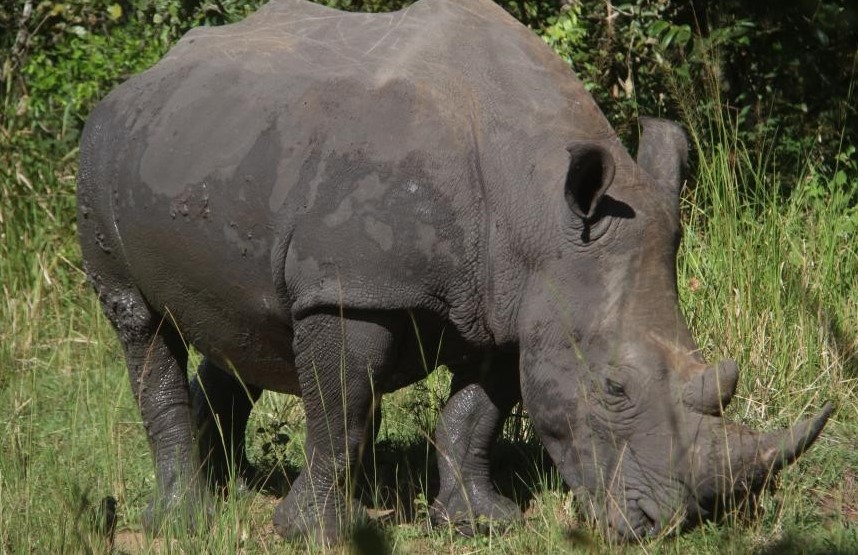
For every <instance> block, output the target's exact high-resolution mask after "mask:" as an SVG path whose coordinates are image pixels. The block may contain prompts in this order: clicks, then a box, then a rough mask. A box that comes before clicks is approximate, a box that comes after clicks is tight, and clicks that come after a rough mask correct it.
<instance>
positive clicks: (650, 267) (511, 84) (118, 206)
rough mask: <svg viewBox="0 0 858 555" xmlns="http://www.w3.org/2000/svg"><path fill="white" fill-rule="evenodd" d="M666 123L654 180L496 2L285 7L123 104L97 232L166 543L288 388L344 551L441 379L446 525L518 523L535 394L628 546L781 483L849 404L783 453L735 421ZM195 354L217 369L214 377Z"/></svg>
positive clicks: (310, 466) (289, 533)
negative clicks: (257, 413) (404, 416)
mask: <svg viewBox="0 0 858 555" xmlns="http://www.w3.org/2000/svg"><path fill="white" fill-rule="evenodd" d="M641 124H642V125H641V126H642V130H643V131H642V136H641V138H640V147H639V151H638V154H637V159H636V161H635V160H633V159H632V158H631V157H630V156H629V154H628V153H627V151H626V150H625V149H624V147H623V146H622V145H621V143H620V141H619V139H618V138H617V136H616V134H615V132H614V131H613V130H612V129H611V127H610V125H609V124H608V122H607V120H606V119H605V117H604V116H603V115H602V114H601V112H600V111H599V108H598V107H597V106H596V103H595V102H594V100H593V98H592V97H591V95H590V94H589V93H588V92H587V91H586V90H585V88H584V86H583V85H582V83H581V81H579V80H578V79H577V78H576V77H575V75H574V74H573V73H572V71H571V70H570V69H569V67H568V65H567V64H565V63H564V62H563V61H562V60H561V59H560V58H559V57H558V56H557V55H555V54H554V53H553V52H552V51H551V49H550V48H549V47H548V46H547V45H546V44H544V43H543V41H541V40H540V39H539V38H538V37H537V36H536V35H534V34H533V33H532V32H531V31H530V30H528V29H527V28H525V27H524V26H522V25H521V24H519V23H518V22H517V21H515V20H514V19H513V18H512V17H511V16H510V15H508V14H507V13H506V12H505V11H504V10H503V9H501V8H500V7H498V6H497V5H495V4H494V3H493V2H491V1H489V0H467V1H461V0H421V1H419V2H416V3H414V4H413V5H412V6H410V7H409V8H407V9H403V10H401V11H398V12H394V13H387V14H358V13H344V12H340V11H336V10H333V9H330V8H326V7H323V6H320V5H316V4H313V3H310V2H307V1H304V0H272V1H271V2H269V3H268V4H267V5H265V6H263V7H262V8H260V9H259V10H258V11H257V12H256V13H254V14H253V15H251V16H249V17H247V18H246V19H245V20H243V21H241V22H238V23H235V24H231V25H225V26H223V27H218V28H197V29H194V30H192V31H190V32H189V33H187V34H186V35H185V36H184V38H182V39H181V40H180V41H179V42H178V44H176V45H175V46H174V47H173V48H172V49H171V50H170V51H169V53H168V54H167V55H166V56H165V57H164V58H163V59H162V60H161V61H160V62H158V63H157V64H156V65H155V66H154V67H152V68H151V69H149V70H148V71H145V72H143V73H142V74H140V75H137V76H135V77H132V78H131V79H129V80H128V81H127V82H125V83H124V84H122V85H121V86H119V87H118V88H116V89H115V90H114V91H113V92H111V93H110V94H109V95H108V96H107V97H106V98H105V99H104V100H103V101H102V102H101V103H100V104H99V105H98V106H97V107H96V108H95V109H94V110H93V112H92V114H91V116H90V117H89V119H88V121H87V123H86V126H85V129H84V132H83V137H82V142H81V150H80V171H79V174H78V228H79V234H80V242H81V247H82V252H83V259H84V263H85V268H86V273H87V275H88V277H89V279H90V281H91V283H92V284H93V286H94V288H95V290H96V292H97V294H98V298H99V299H100V302H101V305H102V306H103V309H104V312H105V314H106V315H107V317H108V319H109V321H110V322H111V323H112V325H113V326H114V327H115V329H116V332H117V334H118V337H119V339H120V342H121V344H122V347H123V349H124V352H125V358H126V362H127V366H128V370H129V374H130V381H131V386H132V390H133V394H134V397H135V399H136V401H137V403H138V404H139V409H140V413H141V415H142V420H143V424H144V426H145V429H146V433H147V436H148V440H149V444H150V447H151V451H152V454H153V458H154V463H155V468H156V481H157V491H156V494H155V498H154V500H153V501H152V502H151V503H150V504H149V506H148V508H147V509H146V510H145V511H144V522H145V524H146V526H148V527H149V528H152V529H157V528H158V527H159V526H160V525H161V524H162V523H163V522H164V518H165V515H167V514H181V515H187V516H188V518H189V524H190V525H196V526H204V522H205V519H204V518H203V519H202V522H201V521H200V518H199V517H197V519H196V520H194V518H193V517H192V516H190V515H199V514H200V513H202V514H203V515H204V514H205V510H203V511H200V508H205V507H207V506H208V503H209V502H210V501H209V500H210V496H211V491H210V487H211V484H218V483H222V481H223V480H224V479H225V476H226V475H227V471H228V466H229V465H230V464H239V463H243V462H244V461H245V458H244V457H245V455H244V432H245V426H246V423H247V419H248V415H249V413H250V411H251V408H252V406H253V403H254V401H255V400H256V399H257V398H258V397H259V395H260V393H261V391H262V390H273V391H278V392H283V393H288V394H292V395H299V396H301V397H302V399H303V405H304V408H305V411H306V421H307V439H306V444H305V451H306V460H307V463H306V466H305V468H304V469H303V471H302V472H301V474H300V476H299V477H298V478H297V480H296V481H295V482H294V483H293V484H292V486H291V489H290V490H289V492H288V495H287V496H286V498H285V499H284V500H283V501H281V502H280V504H279V506H278V507H277V509H276V512H275V514H274V523H275V528H276V529H277V531H278V532H279V533H280V534H282V535H284V536H286V537H295V538H307V537H309V538H312V539H315V540H316V541H321V542H336V541H339V540H341V539H342V538H343V537H344V534H345V533H346V532H347V531H348V530H349V529H350V526H351V525H352V523H353V522H355V519H358V518H359V517H360V515H361V510H362V509H361V506H360V504H359V503H358V502H357V501H355V500H354V499H352V498H351V497H350V495H349V491H350V490H349V488H347V487H346V483H347V482H348V481H349V477H350V473H351V472H352V470H353V468H354V467H355V466H356V464H357V461H358V458H359V453H360V452H361V449H362V447H363V446H364V445H365V444H367V442H371V441H373V439H374V434H375V432H376V430H377V427H378V426H377V423H378V413H379V406H380V405H379V403H380V399H381V396H382V395H383V394H385V393H387V392H391V391H394V390H396V389H398V388H402V387H404V386H406V385H409V384H411V383H414V382H416V381H418V380H420V379H421V378H423V377H425V375H426V372H427V370H428V371H431V369H432V368H431V367H432V366H434V362H435V359H436V358H437V360H438V361H439V362H443V363H444V364H446V365H447V366H448V367H449V368H450V369H451V371H452V385H451V392H450V397H449V400H448V401H447V403H446V406H445V408H444V409H443V413H442V414H441V415H440V417H439V424H438V426H437V431H436V438H435V442H436V445H437V451H438V466H439V469H438V471H439V475H440V489H439V491H438V494H437V495H436V496H435V497H434V501H433V503H432V505H431V516H432V520H433V522H436V523H449V524H451V525H454V526H466V524H467V523H469V522H473V521H474V519H477V518H479V517H486V518H488V519H491V520H492V521H494V522H498V523H504V522H515V521H517V520H519V519H521V518H522V514H521V510H520V507H519V506H518V505H517V504H516V503H515V502H513V501H512V500H511V499H508V498H505V497H503V496H501V495H500V494H499V493H498V492H497V491H496V490H495V488H494V487H493V485H492V482H491V478H490V473H489V455H490V451H491V448H492V445H493V442H494V440H495V438H496V436H497V435H498V433H499V430H500V428H501V426H502V423H503V422H504V419H505V418H506V417H507V415H508V414H509V413H510V410H511V408H512V407H513V406H514V405H515V404H516V403H518V402H519V401H521V403H523V407H524V408H525V409H526V411H527V414H528V415H529V417H530V419H531V422H532V424H533V427H534V429H535V430H536V432H537V434H538V436H539V438H540V439H541V441H542V443H543V445H544V447H545V449H546V450H547V452H548V454H549V455H550V457H551V459H552V460H553V462H554V464H555V465H556V467H557V468H558V470H559V472H560V474H561V475H562V476H563V478H564V480H565V482H566V483H567V484H568V486H569V487H570V488H571V489H572V491H573V492H574V493H575V495H576V497H578V498H579V499H581V500H582V506H583V507H584V510H585V511H587V513H588V514H590V515H591V517H592V518H593V519H594V520H595V521H596V522H598V523H600V524H601V525H602V526H603V527H604V528H605V530H607V532H608V533H609V534H611V535H613V536H616V537H618V538H621V539H633V538H641V537H644V536H646V535H648V534H653V533H656V532H658V531H659V530H660V528H661V527H663V526H664V525H666V524H668V523H671V525H678V524H679V525H682V524H684V525H687V526H692V525H694V524H696V523H698V522H701V521H704V520H706V519H708V518H711V517H713V516H714V515H715V514H716V513H719V512H720V511H721V510H722V509H724V508H725V507H729V506H730V504H731V501H733V500H735V499H744V498H745V497H746V496H747V495H753V494H754V493H755V492H757V491H759V490H760V489H761V488H762V486H763V484H764V482H766V480H767V478H768V477H769V476H770V475H771V474H772V473H774V472H777V471H778V470H779V469H781V468H782V467H784V466H785V465H786V464H788V463H790V462H792V461H793V460H795V458H796V457H797V456H799V455H800V454H801V453H802V452H803V451H804V450H805V449H807V448H808V447H809V446H810V445H811V443H812V442H813V441H814V440H815V439H816V437H817V435H818V434H819V432H820V431H821V429H822V427H823V426H824V424H825V422H826V420H827V419H828V417H829V414H830V412H831V407H830V406H829V405H826V406H825V407H823V408H822V410H821V412H820V414H819V415H818V416H816V417H815V418H811V419H810V420H807V421H803V422H801V423H798V424H797V425H796V426H795V427H793V428H792V429H790V430H783V431H779V432H771V433H762V432H756V431H752V430H750V429H748V428H746V427H744V426H742V425H740V424H737V423H731V422H728V421H727V420H726V419H725V418H724V417H723V414H722V409H723V407H724V406H725V405H727V403H729V402H730V398H731V396H732V395H733V393H734V390H735V388H736V383H737V376H738V374H737V368H736V363H734V362H732V361H722V362H719V363H716V364H707V363H706V362H704V360H703V359H702V357H701V355H700V354H699V349H698V347H697V345H695V342H694V340H693V338H692V336H691V334H690V332H689V330H688V328H687V326H686V323H685V321H684V319H683V316H682V314H681V312H680V309H679V305H678V296H677V278H676V256H677V247H678V243H679V238H680V235H681V230H680V217H679V200H678V199H679V194H680V188H681V184H682V181H683V172H684V171H685V166H686V159H687V156H688V142H687V139H686V136H685V134H684V132H683V131H682V129H681V127H680V126H678V125H676V124H673V123H671V122H667V121H663V120H656V119H649V120H643V121H642V122H641ZM186 344H191V345H193V346H194V347H196V348H197V349H198V350H199V351H200V352H201V353H202V354H203V355H204V357H205V358H204V360H203V362H202V364H201V366H200V368H199V370H198V373H197V374H196V377H195V378H194V379H193V380H192V381H191V383H189V382H188V377H187V373H186V363H187V350H186ZM430 353H431V354H430ZM436 353H437V357H436ZM427 359H429V360H431V361H432V363H433V364H427V362H426V361H427ZM171 511H173V512H174V513H171Z"/></svg>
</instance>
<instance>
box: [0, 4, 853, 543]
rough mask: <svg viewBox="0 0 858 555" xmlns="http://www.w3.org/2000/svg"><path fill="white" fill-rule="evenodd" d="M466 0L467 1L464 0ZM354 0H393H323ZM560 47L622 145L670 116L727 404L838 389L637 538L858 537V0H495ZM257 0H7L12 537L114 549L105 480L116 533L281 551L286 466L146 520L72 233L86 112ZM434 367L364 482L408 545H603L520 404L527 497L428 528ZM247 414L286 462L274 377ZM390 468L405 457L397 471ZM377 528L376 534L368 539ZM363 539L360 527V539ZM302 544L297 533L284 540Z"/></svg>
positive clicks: (514, 487)
mask: <svg viewBox="0 0 858 555" xmlns="http://www.w3.org/2000/svg"><path fill="white" fill-rule="evenodd" d="M463 1H465V0H463ZM327 3H328V4H330V5H333V6H335V7H339V8H343V9H353V10H359V9H364V10H372V11H379V10H389V9H397V8H400V7H402V6H403V5H405V4H408V3H409V2H407V1H401V0H329V1H328V2H327ZM499 3H500V4H502V5H503V6H504V7H505V8H506V9H507V10H509V11H510V13H512V14H513V15H514V16H515V17H517V18H518V19H519V20H521V21H522V22H524V23H525V24H527V25H529V26H530V27H531V28H533V29H534V31H535V32H537V33H539V34H540V35H541V36H542V37H543V38H544V39H545V40H546V41H547V42H548V43H549V44H550V45H551V46H552V47H553V48H554V49H555V50H556V51H557V52H558V54H560V55H561V56H563V57H564V58H565V59H566V60H568V61H569V62H570V64H571V65H572V66H573V67H574V69H575V70H576V71H577V72H578V74H579V76H580V77H581V78H582V79H583V80H584V81H585V83H586V84H587V87H588V88H589V89H590V90H591V92H592V93H593V94H594V96H595V97H596V98H597V100H598V102H599V104H600V106H601V107H602V109H603V110H604V111H605V113H606V114H607V115H608V117H609V118H610V119H611V121H612V123H613V124H614V126H615V128H616V129H617V130H618V132H619V133H620V135H621V137H623V138H624V140H626V141H627V144H629V145H630V146H631V147H632V148H634V145H635V142H636V134H637V125H636V118H637V116H638V114H658V115H665V116H668V117H673V118H675V119H678V120H680V121H683V122H684V123H685V124H686V125H687V126H688V128H689V130H690V131H691V134H692V136H693V139H694V147H695V148H694V152H695V156H694V157H695V168H696V173H695V175H696V179H695V180H694V182H693V183H692V184H691V185H690V186H689V188H688V189H687V191H686V195H685V198H684V203H683V217H684V221H685V224H686V229H685V237H684V243H683V247H682V252H681V256H680V262H679V266H680V267H679V270H680V287H681V295H682V302H683V309H684V310H685V313H686V315H687V316H688V319H689V321H690V324H691V326H692V328H693V330H694V332H695V335H696V337H697V338H698V340H699V342H700V344H701V345H702V347H703V348H704V351H705V354H706V355H707V356H708V357H712V358H717V357H728V356H729V357H733V358H736V359H738V360H739V362H740V368H742V369H744V373H743V375H742V378H741V383H740V386H739V395H738V398H737V399H736V400H735V401H734V403H733V405H732V406H731V409H730V416H731V417H733V418H736V419H738V420H740V421H743V422H745V423H748V424H751V425H755V426H758V427H774V426H784V425H787V424H789V423H791V422H793V421H795V420H796V419H797V418H798V417H799V416H800V415H802V414H806V413H808V412H810V411H811V410H813V409H815V408H818V407H819V406H820V405H821V403H822V402H823V401H824V400H825V399H832V400H834V401H835V402H836V404H837V406H838V412H837V413H836V415H835V417H834V422H832V423H831V424H830V425H829V427H828V428H827V429H826V432H825V434H824V436H823V437H822V439H821V440H820V442H819V444H818V446H817V447H815V448H814V449H813V450H812V451H811V452H810V453H809V454H808V455H806V456H805V457H804V458H802V459H801V460H800V461H799V463H798V465H797V466H796V467H794V468H792V469H791V470H790V471H789V472H787V473H785V475H784V476H783V478H782V479H781V480H780V484H779V485H780V488H779V492H778V493H777V494H776V495H772V496H767V497H766V498H765V499H764V502H763V504H762V505H761V507H760V508H759V510H758V512H757V513H756V514H755V515H753V516H754V517H755V518H753V519H751V520H749V521H745V520H744V519H742V518H739V517H734V518H731V519H729V520H728V522H726V523H724V524H722V525H719V526H715V525H712V526H707V527H704V528H703V529H700V530H697V531H695V532H693V533H691V534H687V535H684V536H682V537H681V538H678V539H677V538H672V537H666V538H657V539H656V540H654V541H651V542H648V543H645V544H643V545H642V546H632V547H629V548H627V549H628V550H632V551H634V550H643V551H656V552H661V551H667V552H677V553H685V552H688V551H697V552H719V553H720V552H747V551H756V552H760V553H769V552H771V553H775V552H778V553H780V552H784V551H787V552H788V551H790V550H792V551H795V552H817V553H831V552H841V553H850V552H855V551H858V531H856V530H858V523H856V522H858V487H856V480H858V449H856V444H858V441H856V440H858V395H857V394H856V378H858V358H857V357H856V350H858V253H856V246H855V245H856V242H855V237H856V231H858V155H856V151H855V146H856V145H858V101H856V99H855V96H854V87H855V81H856V80H855V72H856V60H858V58H856V56H858V6H856V5H855V3H854V2H850V1H849V0H812V1H811V0H807V1H804V0H799V1H791V2H783V1H777V0H757V1H753V2H752V1H750V0H713V1H705V2H704V1H702V0H700V1H698V0H634V1H632V0H629V1H626V2H612V1H611V0H607V1H605V0H581V1H574V0H573V1H564V2H560V1H556V2H551V1H523V0H503V1H500V2H499ZM258 4H259V2H258V1H257V0H248V1H239V0H212V1H208V0H203V1H200V0H118V1H114V0H76V1H72V2H60V1H54V0H43V1H33V0H0V63H1V64H2V67H0V187H2V188H1V189H0V288H2V292H3V296H2V299H0V552H2V553H23V552H36V553H59V552H75V553H76V552H91V551H104V550H107V549H109V546H108V542H107V540H106V539H105V534H104V533H103V532H102V531H100V530H98V526H96V525H95V523H97V521H98V520H99V518H100V517H98V516H97V512H98V507H99V505H100V500H101V499H102V498H103V497H105V496H107V495H111V496H114V497H116V499H117V500H118V502H119V505H118V510H119V512H118V532H117V534H116V543H115V545H114V546H113V548H112V549H114V550H115V551H126V552H138V551H147V550H148V551H154V552H161V551H171V552H188V553H198V552H224V553H233V552H238V551H240V552H247V553H256V552H269V551H275V552H282V551H288V550H289V549H290V546H289V545H288V544H284V543H283V542H282V541H281V540H280V539H279V538H278V537H277V536H276V535H275V534H274V533H273V531H272V529H271V527H270V524H269V522H270V516H271V512H272V511H273V506H274V503H275V502H276V494H277V493H278V486H277V485H272V489H273V490H274V491H273V492H271V493H269V494H262V495H260V494H255V493H254V494H247V495H236V496H233V497H231V498H230V499H229V500H228V501H224V502H222V507H220V509H221V510H220V513H219V514H220V516H219V517H218V520H217V521H216V522H215V526H214V528H213V530H212V532H211V533H210V534H207V535H205V536H188V535H182V534H178V535H175V536H173V535H169V534H168V535H167V536H166V537H164V538H160V539H151V538H146V537H144V536H143V535H141V534H139V525H138V523H139V515H140V511H141V510H142V508H143V507H144V506H145V502H146V498H147V496H148V495H150V494H151V492H152V488H153V469H152V465H151V462H150V459H149V454H148V450H147V448H146V445H145V438H144V436H143V431H142V427H141V426H140V424H139V416H138V415H137V413H136V409H135V408H134V404H133V401H132V399H131V395H130V389H129V387H128V385H127V378H126V374H125V370H124V364H123V362H122V357H121V355H120V352H119V349H118V344H117V343H116V341H115V339H114V337H113V334H112V332H111V330H110V329H109V326H108V325H107V324H106V323H105V321H104V320H103V318H102V316H101V313H100V310H99V308H98V306H97V303H96V302H95V299H94V295H92V294H91V292H90V291H89V288H88V286H87V285H86V284H85V282H84V278H83V274H82V271H81V268H80V265H81V262H80V254H79V250H78V247H77V244H76V238H75V224H74V214H75V210H74V175H75V171H76V163H77V161H76V158H77V142H78V138H79V134H80V130H81V128H82V125H83V122H84V120H85V118H86V115H87V113H88V112H89V110H90V109H91V108H92V107H93V106H94V104H95V103H96V102H97V101H98V99H99V98H101V97H102V96H104V95H105V94H106V93H107V92H108V91H109V90H110V89H111V88H112V87H113V86H115V85H116V84H117V83H119V82H121V81H122V80H123V79H125V78H127V77H128V76H130V75H131V74H133V73H135V72H138V71H142V70H143V69H145V68H147V67H149V66H150V65H152V64H153V63H155V61H157V60H158V59H159V57H160V56H162V55H163V54H164V53H165V52H166V50H167V49H168V48H169V47H170V45H171V44H172V43H173V42H174V41H175V40H177V39H178V38H179V37H180V36H181V34H182V33H183V32H184V31H185V30H187V29H188V28H190V27H192V26H195V25H202V24H208V25H219V24H223V23H227V22H229V21H234V20H236V19H239V18H241V17H243V16H244V15H245V14H247V13H249V12H251V11H252V10H253V9H255V8H256V7H257V6H258ZM446 387H447V380H446V375H445V373H444V372H439V373H436V374H435V375H433V377H432V378H430V380H428V381H427V382H425V383H422V384H418V385H417V386H415V388H412V389H410V390H406V391H403V392H400V393H398V394H396V395H392V396H391V399H389V400H387V401H386V404H385V407H384V411H385V416H386V424H385V425H384V428H383V429H382V434H381V442H380V447H379V449H378V451H377V452H374V453H373V454H372V455H373V461H374V463H375V464H374V465H373V467H372V468H374V469H376V471H375V473H374V474H373V473H370V474H371V475H370V476H369V479H368V480H366V481H365V482H366V484H364V486H363V489H362V491H363V492H364V493H363V495H364V496H365V497H367V499H368V500H369V501H370V502H371V503H372V504H373V505H375V506H376V507H377V508H378V512H377V515H376V516H378V517H379V518H380V519H382V520H384V521H385V522H388V523H389V524H390V525H389V526H387V527H386V528H385V529H384V530H385V531H384V534H385V536H386V537H385V538H384V539H385V541H386V543H387V544H388V545H389V546H390V547H391V548H392V549H393V550H395V551H401V552H403V553H411V552H427V553H428V552H438V551H443V552H469V553H470V552H492V553H494V552H496V551H498V552H509V553H520V552H533V551H537V550H539V551H546V552H555V551H575V550H579V549H593V550H596V551H602V550H607V549H611V548H610V547H609V546H608V544H606V543H605V541H604V540H603V539H602V538H600V537H599V536H598V534H597V533H596V532H594V531H593V530H592V529H591V528H589V527H588V526H586V525H585V524H583V523H581V522H580V521H579V516H578V513H577V511H576V509H575V504H574V500H573V499H572V498H571V497H570V495H569V494H568V493H567V492H566V491H565V490H564V489H563V487H562V484H561V483H560V480H558V479H557V477H556V476H554V474H553V472H552V471H551V469H550V465H547V464H545V462H544V460H543V458H542V456H541V454H540V451H539V449H538V445H537V444H536V442H535V441H534V440H533V437H532V434H530V432H529V431H528V427H527V425H526V420H524V419H523V418H524V417H522V415H520V414H519V415H518V416H517V417H515V418H513V419H511V420H510V422H509V423H508V426H507V429H506V432H505V442H504V443H503V445H502V446H501V449H503V450H504V454H505V456H504V457H503V460H504V461H505V463H506V464H504V465H502V467H500V468H499V469H498V470H499V474H498V476H499V485H500V486H501V487H503V488H505V489H506V491H508V492H512V493H515V494H517V495H519V497H520V498H521V499H523V500H524V501H529V503H528V504H527V505H526V506H527V507H528V509H527V513H526V514H527V521H526V523H525V524H524V525H523V526H520V527H517V528H515V529H513V530H510V531H507V532H506V533H504V534H489V535H486V536H481V537H478V538H475V539H466V538H460V537H456V536H455V534H453V533H452V532H451V531H450V530H435V531H430V529H429V527H428V522H427V517H426V507H427V503H428V500H429V499H430V496H431V486H432V483H433V480H434V477H433V476H432V468H433V466H432V463H431V457H432V450H431V445H430V444H429V443H428V442H427V441H426V440H425V437H426V436H427V435H428V434H431V430H432V426H433V424H434V418H435V415H436V414H437V408H438V407H439V406H440V405H441V403H442V402H443V398H444V395H445V393H446V391H445V388H446ZM253 418H254V423H253V425H252V427H251V430H252V431H253V432H255V433H253V434H252V437H251V438H250V441H251V448H252V451H253V456H254V458H255V460H256V461H257V463H258V465H259V466H260V467H261V469H262V470H263V471H269V472H272V474H273V475H277V476H280V475H284V474H285V475H286V476H290V475H292V476H294V471H295V469H296V465H297V464H299V462H300V460H301V453H300V448H301V447H300V443H301V442H300V438H301V434H302V430H301V426H302V424H301V409H300V404H299V403H298V402H297V401H296V400H295V399H288V398H283V397H277V396H273V395H266V396H265V397H264V398H263V401H262V403H261V404H260V406H259V407H258V409H257V410H256V411H255V413H254V417H253ZM390 476H393V478H390ZM376 539H377V538H376ZM365 540H366V541H367V542H370V543H367V544H366V545H371V542H372V541H374V538H372V537H369V538H368V539H365ZM295 549H297V550H298V551H300V547H298V548H295Z"/></svg>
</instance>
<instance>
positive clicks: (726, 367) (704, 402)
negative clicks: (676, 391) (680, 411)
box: [683, 360, 739, 416]
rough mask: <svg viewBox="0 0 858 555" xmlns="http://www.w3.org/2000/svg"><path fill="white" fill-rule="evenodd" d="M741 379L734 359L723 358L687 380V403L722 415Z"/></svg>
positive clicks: (702, 410)
mask: <svg viewBox="0 0 858 555" xmlns="http://www.w3.org/2000/svg"><path fill="white" fill-rule="evenodd" d="M738 381H739V369H738V367H737V366H736V362H735V361H733V360H722V361H721V362H719V363H718V364H716V365H715V366H710V367H709V368H707V369H706V370H704V371H703V372H700V373H699V374H696V375H694V376H692V377H691V379H689V380H688V382H686V384H685V386H684V391H683V400H684V401H685V404H686V405H688V406H689V407H691V408H692V409H694V410H696V411H698V412H701V413H703V414H712V415H716V416H717V415H720V414H721V411H722V410H723V409H724V407H726V406H727V405H729V404H730V401H731V400H732V399H733V394H734V393H735V392H736V384H737V383H738Z"/></svg>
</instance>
